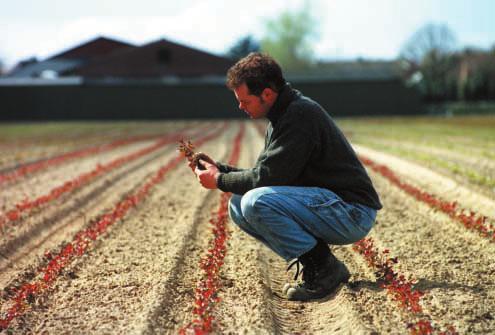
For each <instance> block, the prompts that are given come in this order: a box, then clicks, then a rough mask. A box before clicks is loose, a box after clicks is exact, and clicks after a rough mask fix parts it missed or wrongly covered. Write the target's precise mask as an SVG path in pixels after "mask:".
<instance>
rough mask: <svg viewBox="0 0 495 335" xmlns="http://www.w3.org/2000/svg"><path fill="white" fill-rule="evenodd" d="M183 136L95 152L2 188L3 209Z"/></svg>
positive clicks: (177, 133)
mask: <svg viewBox="0 0 495 335" xmlns="http://www.w3.org/2000/svg"><path fill="white" fill-rule="evenodd" d="M197 131H198V130H196V132H197ZM185 135H187V132H184V136H185ZM179 136H180V133H179V132H174V133H172V134H170V135H167V136H164V137H161V138H159V139H155V140H148V141H140V142H138V143H133V144H129V145H125V146H121V147H117V148H115V149H114V150H110V151H107V152H102V153H95V154H93V155H90V156H88V157H83V158H81V159H80V160H77V161H74V162H69V163H67V164H66V165H64V166H61V167H60V168H59V169H48V170H46V171H44V173H42V174H39V175H36V176H35V177H34V178H28V179H25V180H23V181H21V182H20V183H16V184H12V185H10V186H7V187H2V192H0V201H1V203H2V207H1V210H4V211H6V212H8V211H9V210H11V209H12V208H13V207H14V205H16V204H19V203H20V202H21V201H23V200H24V199H29V200H30V201H32V200H33V199H36V198H37V197H39V196H41V195H47V193H46V192H47V190H51V191H50V193H51V192H53V190H55V188H60V187H62V186H65V185H66V184H67V183H68V182H69V183H73V182H74V181H75V180H77V178H80V177H81V176H84V175H87V174H88V173H89V171H92V172H94V171H98V167H99V166H105V169H108V168H113V164H114V163H118V164H121V163H122V159H125V158H126V157H129V155H131V157H132V156H133V155H136V153H138V152H140V153H141V154H142V153H145V152H148V153H149V150H151V151H154V150H156V149H157V148H159V147H160V146H162V145H163V144H164V143H166V142H170V141H172V140H173V138H175V137H179ZM119 162H120V163H119ZM124 163H125V162H124ZM76 177H77V178H76ZM4 219H5V218H4Z"/></svg>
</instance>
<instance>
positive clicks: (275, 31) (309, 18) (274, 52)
mask: <svg viewBox="0 0 495 335" xmlns="http://www.w3.org/2000/svg"><path fill="white" fill-rule="evenodd" d="M317 27H318V22H317V20H316V18H315V17H314V15H313V14H312V13H311V8H310V3H309V2H306V3H305V4H304V5H303V7H302V8H301V9H299V10H294V11H290V10H286V11H284V12H282V13H281V14H280V15H279V16H278V17H276V18H274V19H269V20H267V21H266V22H265V30H266V31H265V36H264V37H263V38H262V39H261V50H262V51H263V52H267V53H269V54H270V55H271V56H272V57H274V58H275V59H276V60H277V61H278V62H279V63H280V65H281V66H282V67H283V68H284V70H285V71H288V72H299V71H302V70H304V69H307V68H308V67H310V66H311V65H312V64H313V62H314V53H313V50H314V47H313V43H314V42H315V40H316V39H317V38H318V32H317Z"/></svg>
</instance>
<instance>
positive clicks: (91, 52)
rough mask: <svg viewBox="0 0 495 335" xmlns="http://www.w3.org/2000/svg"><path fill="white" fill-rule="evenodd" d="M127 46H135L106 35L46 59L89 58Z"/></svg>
mask: <svg viewBox="0 0 495 335" xmlns="http://www.w3.org/2000/svg"><path fill="white" fill-rule="evenodd" d="M127 48H135V46H134V45H132V44H129V43H126V42H120V41H117V40H114V39H109V38H106V37H97V38H95V39H93V40H91V41H89V42H85V43H83V44H80V45H78V46H76V47H74V48H71V49H69V50H66V51H63V52H61V53H59V54H56V55H54V56H52V57H50V58H48V59H50V60H51V59H60V58H64V59H86V60H90V59H95V58H99V57H102V56H105V55H108V54H110V53H113V52H115V51H117V50H121V49H127Z"/></svg>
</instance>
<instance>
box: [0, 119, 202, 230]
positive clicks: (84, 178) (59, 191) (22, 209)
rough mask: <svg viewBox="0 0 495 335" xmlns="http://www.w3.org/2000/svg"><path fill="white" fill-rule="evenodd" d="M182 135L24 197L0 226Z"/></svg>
mask: <svg viewBox="0 0 495 335" xmlns="http://www.w3.org/2000/svg"><path fill="white" fill-rule="evenodd" d="M203 131H204V130H203V129H201V130H199V131H197V132H196V134H200V133H201V132H203ZM196 134H195V135H196ZM182 137H184V133H183V132H178V133H174V134H171V135H167V136H165V137H163V138H162V139H160V140H158V141H157V142H156V143H154V144H152V145H151V146H148V147H145V148H143V149H140V150H137V151H135V152H132V153H130V154H127V155H123V156H120V157H117V158H115V159H113V160H112V161H110V162H108V163H105V164H98V165H97V166H96V167H95V168H94V169H92V170H91V171H88V172H84V173H82V174H80V175H78V176H76V177H74V178H73V179H71V180H68V181H66V182H64V183H63V184H61V185H59V186H56V187H54V188H53V189H51V190H50V191H49V192H47V193H46V194H43V195H41V196H38V197H37V198H35V199H25V200H23V201H21V202H19V203H17V204H15V206H14V208H12V209H10V210H7V211H6V213H5V215H0V228H2V227H3V226H4V225H5V224H7V223H11V222H14V221H17V220H19V219H20V218H21V216H22V215H23V214H24V213H30V212H31V211H33V210H34V209H37V208H39V207H41V206H43V205H46V204H48V203H50V202H52V201H54V200H56V199H58V198H60V197H61V196H62V195H64V194H68V193H70V192H73V191H75V190H76V189H78V188H80V187H82V186H84V185H86V184H88V183H90V182H91V181H93V180H94V179H95V178H97V177H100V176H102V175H104V174H107V173H109V172H110V171H112V170H115V169H117V168H118V167H121V166H123V165H124V164H128V163H130V162H132V161H135V160H137V159H138V158H141V157H143V156H145V155H148V154H150V153H152V152H154V151H156V150H158V149H160V148H162V147H164V146H165V145H168V144H170V143H175V142H176V141H178V140H179V139H181V138H182Z"/></svg>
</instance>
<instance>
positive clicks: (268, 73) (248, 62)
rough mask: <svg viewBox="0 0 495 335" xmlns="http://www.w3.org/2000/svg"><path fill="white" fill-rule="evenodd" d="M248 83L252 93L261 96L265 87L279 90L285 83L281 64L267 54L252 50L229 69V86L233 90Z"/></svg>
mask: <svg viewBox="0 0 495 335" xmlns="http://www.w3.org/2000/svg"><path fill="white" fill-rule="evenodd" d="M244 83H245V84H246V86H247V87H248V89H249V92H250V93H251V94H252V95H256V96H260V95H261V92H263V90H264V89H265V88H271V89H272V90H274V91H275V92H279V91H280V90H281V89H282V87H284V85H285V79H284V76H283V75H282V69H281V68H280V65H278V63H277V62H276V61H275V59H273V58H272V57H270V56H269V55H267V54H262V53H259V52H251V53H250V54H249V55H247V56H246V57H244V58H242V59H240V60H239V61H238V62H237V63H235V64H234V65H233V66H232V67H231V68H230V69H229V70H228V71H227V87H228V88H229V89H231V90H234V89H235V88H237V87H239V86H241V85H242V84H244Z"/></svg>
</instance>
